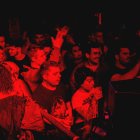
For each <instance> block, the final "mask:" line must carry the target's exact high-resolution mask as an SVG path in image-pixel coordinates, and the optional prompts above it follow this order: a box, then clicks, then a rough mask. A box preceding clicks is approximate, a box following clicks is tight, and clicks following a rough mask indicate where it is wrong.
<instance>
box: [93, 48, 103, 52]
mask: <svg viewBox="0 0 140 140" xmlns="http://www.w3.org/2000/svg"><path fill="white" fill-rule="evenodd" d="M91 52H92V53H100V52H101V49H100V48H91Z"/></svg>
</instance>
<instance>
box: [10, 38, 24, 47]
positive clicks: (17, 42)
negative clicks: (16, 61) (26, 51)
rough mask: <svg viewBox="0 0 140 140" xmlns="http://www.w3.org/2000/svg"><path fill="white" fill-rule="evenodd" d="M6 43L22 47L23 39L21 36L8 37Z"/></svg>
mask: <svg viewBox="0 0 140 140" xmlns="http://www.w3.org/2000/svg"><path fill="white" fill-rule="evenodd" d="M8 44H9V45H10V46H12V45H13V46H15V47H22V46H23V45H24V41H23V40H22V39H21V38H18V39H13V38H9V40H8Z"/></svg>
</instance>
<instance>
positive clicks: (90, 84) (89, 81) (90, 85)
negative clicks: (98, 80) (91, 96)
mask: <svg viewBox="0 0 140 140" xmlns="http://www.w3.org/2000/svg"><path fill="white" fill-rule="evenodd" d="M81 87H82V88H83V89H84V90H86V91H90V90H91V89H92V88H93V87H94V80H93V77H91V76H87V77H86V79H85V80H84V82H83V84H82V85H81Z"/></svg>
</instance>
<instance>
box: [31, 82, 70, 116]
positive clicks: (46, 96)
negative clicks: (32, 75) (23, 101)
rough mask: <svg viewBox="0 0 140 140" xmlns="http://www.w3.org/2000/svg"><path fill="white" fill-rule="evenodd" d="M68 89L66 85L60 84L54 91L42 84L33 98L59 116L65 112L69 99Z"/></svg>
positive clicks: (49, 111)
mask: <svg viewBox="0 0 140 140" xmlns="http://www.w3.org/2000/svg"><path fill="white" fill-rule="evenodd" d="M66 94H67V90H66V88H65V86H64V85H61V84H60V85H59V86H58V87H57V88H56V90H54V91H52V90H49V89H47V88H45V87H44V86H42V85H40V86H39V87H38V88H37V89H36V90H35V91H34V93H33V95H32V97H33V99H34V100H35V101H36V102H37V103H38V104H39V105H40V106H41V107H43V108H45V109H47V110H48V113H50V114H52V115H54V116H59V117H60V118H61V117H62V116H63V115H64V114H65V111H66V104H65V103H66V102H67V101H68V99H67V97H66Z"/></svg>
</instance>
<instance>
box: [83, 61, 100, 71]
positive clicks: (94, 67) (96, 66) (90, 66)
mask: <svg viewBox="0 0 140 140" xmlns="http://www.w3.org/2000/svg"><path fill="white" fill-rule="evenodd" d="M86 67H87V68H89V69H91V70H92V71H96V70H97V68H98V67H99V64H93V63H91V62H88V63H87V64H86Z"/></svg>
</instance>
